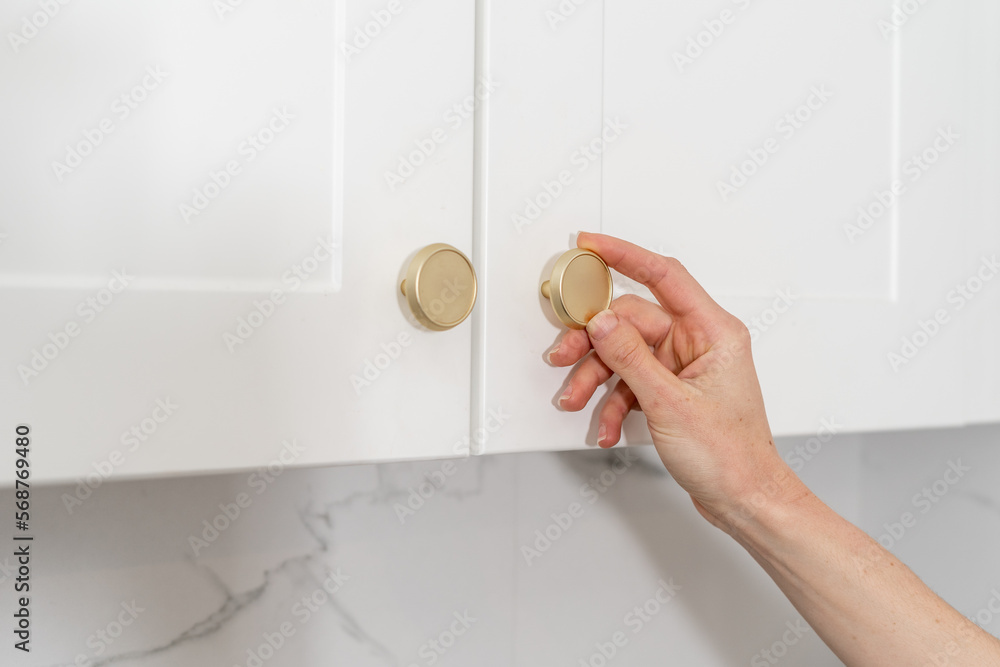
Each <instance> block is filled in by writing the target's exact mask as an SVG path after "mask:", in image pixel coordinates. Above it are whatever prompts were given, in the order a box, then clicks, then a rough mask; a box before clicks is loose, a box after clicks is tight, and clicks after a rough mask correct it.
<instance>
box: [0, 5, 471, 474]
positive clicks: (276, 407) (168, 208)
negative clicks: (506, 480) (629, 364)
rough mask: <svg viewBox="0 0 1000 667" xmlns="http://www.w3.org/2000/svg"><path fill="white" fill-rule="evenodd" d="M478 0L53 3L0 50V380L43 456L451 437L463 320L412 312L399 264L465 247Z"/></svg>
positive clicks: (408, 453) (231, 462)
mask: <svg viewBox="0 0 1000 667" xmlns="http://www.w3.org/2000/svg"><path fill="white" fill-rule="evenodd" d="M234 4H235V3H234ZM467 5H468V3H463V2H458V1H457V0H456V1H454V2H446V3H438V4H437V5H434V6H433V7H431V6H424V5H419V6H418V5H413V6H410V5H406V6H405V7H404V8H403V10H402V11H399V12H396V13H391V12H388V10H386V9H385V7H383V5H381V4H379V3H376V2H361V1H350V2H325V1H322V2H321V1H318V0H296V1H295V2H290V3H289V2H263V3H246V4H243V5H240V6H236V7H231V5H230V4H227V3H214V4H213V3H203V2H190V1H188V2H149V3H138V4H137V3H129V2H124V1H116V2H105V3H101V5H100V6H99V7H94V6H86V7H84V6H76V5H67V6H64V7H61V8H60V10H59V13H58V14H57V15H55V16H53V17H51V19H50V20H49V21H48V23H47V24H46V25H45V26H43V27H41V28H38V29H37V30H36V31H34V33H32V31H30V30H28V31H27V33H28V34H33V36H32V37H31V38H30V39H29V40H27V41H26V42H25V43H23V44H20V45H19V46H20V48H19V49H17V50H16V51H15V52H13V53H7V54H5V55H4V56H2V58H3V59H4V61H5V62H4V65H3V69H2V73H0V77H2V79H3V85H4V89H5V90H7V91H11V93H12V94H13V96H14V97H16V99H17V100H18V103H17V104H16V105H6V106H5V107H4V109H3V111H2V113H3V115H4V122H3V124H2V126H0V133H3V135H4V137H3V138H4V145H5V146H8V147H9V150H8V151H7V153H6V156H5V159H4V160H3V161H2V162H0V170H2V178H3V181H4V183H5V184H6V192H5V196H4V200H3V202H2V204H0V207H2V208H0V210H2V220H0V231H2V232H3V233H4V234H5V237H4V239H3V243H2V245H0V258H2V261H0V304H2V307H3V310H4V312H5V313H7V317H8V321H7V324H6V325H5V327H4V329H5V332H4V344H3V346H2V347H3V355H4V364H3V365H4V367H5V369H6V370H5V373H4V374H3V377H2V379H0V395H2V397H3V402H4V405H5V414H4V423H7V424H9V425H10V429H9V430H10V431H11V432H13V423H15V422H23V423H28V424H31V425H32V428H33V430H34V431H35V433H36V435H37V442H38V445H37V447H36V449H35V450H34V451H33V456H34V461H33V468H34V474H35V475H36V476H37V478H39V479H44V480H61V479H74V478H77V477H82V476H84V475H86V474H87V473H90V472H93V471H94V470H95V466H96V467H103V468H105V469H107V466H106V465H104V462H106V461H112V463H113V466H112V467H113V469H114V473H113V474H116V475H121V476H140V475H163V474H170V473H177V472H202V471H213V470H233V469H250V468H255V467H257V466H261V465H265V464H267V463H268V462H270V461H273V460H275V459H277V458H278V457H279V455H281V454H282V451H283V450H286V451H292V452H294V455H292V454H289V453H285V454H284V455H282V458H281V460H282V462H283V463H292V464H294V465H305V464H323V463H344V462H353V461H372V460H388V459H400V458H418V457H437V456H454V455H456V454H458V455H460V454H462V453H464V450H463V449H462V447H461V446H460V447H458V448H456V447H455V443H456V441H462V437H463V435H467V433H468V416H469V409H468V401H469V380H468V378H469V373H470V364H469V359H470V354H471V352H470V327H468V326H465V327H458V328H456V329H453V330H451V331H447V332H443V333H430V332H426V331H422V330H419V329H418V328H416V327H415V326H414V325H413V323H412V318H411V317H410V316H409V313H408V312H407V311H406V306H405V302H404V301H403V300H402V298H401V295H400V294H399V280H400V278H401V275H400V272H401V269H402V267H403V265H404V263H405V262H406V260H407V258H408V257H409V256H411V255H412V254H413V252H414V251H415V250H417V249H418V248H419V247H421V246H423V245H426V244H428V243H432V242H437V241H440V242H447V243H450V244H452V245H455V246H457V247H459V248H460V249H463V250H466V251H469V250H470V246H471V226H470V217H469V211H470V209H471V176H472V132H471V127H465V128H458V129H454V130H453V129H451V128H448V126H447V124H446V121H445V120H444V114H445V113H446V112H447V111H448V109H449V108H450V107H451V106H452V105H453V104H455V103H457V102H460V101H462V100H463V99H465V98H466V97H467V96H468V95H470V94H471V92H472V81H473V66H474V61H473V39H474V36H473V29H474V21H473V11H472V9H471V8H470V7H468V6H467ZM226 7H229V8H230V9H231V11H229V10H226V9H225V8H226ZM37 10H38V7H37V5H36V4H35V3H31V2H16V3H10V6H7V7H6V8H5V10H4V14H5V17H6V21H5V23H7V24H10V25H14V24H15V23H16V24H18V25H20V21H21V19H22V17H29V18H28V19H27V20H28V21H29V22H30V21H31V20H32V19H31V18H30V17H31V16H32V15H33V14H34V13H35V12H36V11H37ZM372 12H375V14H373V13H372ZM376 14H377V15H378V16H380V17H382V18H381V23H378V22H376ZM386 16H388V17H389V20H388V22H387V20H386V18H385V17H386ZM372 25H374V26H375V28H372V27H371V26H372ZM380 26H381V27H380ZM366 32H367V33H368V36H366V35H365V33H366ZM373 34H374V36H372V35H373ZM428 44H431V45H433V47H432V48H429V47H427V45H428ZM439 127H441V128H447V129H448V130H449V132H450V133H449V134H447V137H446V139H447V141H445V142H443V143H440V144H439V145H435V148H436V150H435V151H434V155H433V159H428V160H423V159H421V156H420V155H416V156H414V155H413V151H414V150H415V146H416V145H417V144H416V143H415V142H423V140H424V139H425V138H426V137H427V136H429V135H431V133H432V132H433V131H434V130H435V129H437V128H439ZM424 145H426V144H424ZM401 161H404V162H407V163H408V164H411V166H412V165H416V166H415V167H413V169H412V173H410V171H409V170H408V169H406V168H405V167H404V166H401V165H402V162H401ZM418 162H419V163H420V164H417V163H418ZM57 163H58V164H57ZM391 173H395V174H396V176H397V178H393V177H391V176H389V175H388V174H391ZM400 174H402V176H399V175H400ZM116 272H117V274H119V275H118V277H116ZM417 388H419V389H420V391H421V393H422V394H424V395H427V396H434V397H435V401H434V402H433V404H431V403H428V402H427V401H418V400H414V394H415V390H416V389H417ZM164 406H167V407H164ZM172 406H176V407H172ZM168 413H169V414H168ZM133 429H135V430H136V432H135V433H130V431H132V430H133ZM292 439H294V440H295V441H296V442H297V445H296V447H294V448H289V447H287V446H286V445H284V444H283V442H284V441H286V440H292ZM7 474H8V473H6V472H5V473H4V475H7Z"/></svg>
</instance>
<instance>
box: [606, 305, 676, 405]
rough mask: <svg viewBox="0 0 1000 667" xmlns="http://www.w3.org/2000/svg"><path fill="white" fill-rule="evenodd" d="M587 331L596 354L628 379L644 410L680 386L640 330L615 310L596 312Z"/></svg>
mask: <svg viewBox="0 0 1000 667" xmlns="http://www.w3.org/2000/svg"><path fill="white" fill-rule="evenodd" d="M587 334H588V335H589V336H590V343H591V345H593V347H594V351H595V352H596V353H597V356H599V357H600V358H601V361H603V362H604V363H605V364H607V366H608V368H610V369H611V370H613V371H614V372H615V373H617V374H618V376H619V377H621V379H622V380H624V381H625V384H627V385H628V386H629V388H630V389H631V390H632V393H634V394H635V397H636V399H637V400H638V401H639V405H640V406H642V407H643V409H644V410H648V409H649V408H651V407H652V406H653V405H655V404H657V403H658V402H662V401H663V398H664V395H665V394H668V395H669V394H672V393H673V392H674V391H675V390H676V389H677V388H678V387H677V384H678V383H680V380H678V379H677V377H676V376H675V375H674V374H673V373H671V372H670V371H669V370H668V369H667V368H666V367H665V366H664V365H663V364H661V363H660V361H659V360H658V359H657V358H656V357H655V356H653V352H652V351H651V350H650V349H649V345H648V344H647V343H646V341H645V340H643V338H642V334H640V333H639V330H638V329H636V328H635V327H634V326H633V325H632V323H631V322H629V321H628V320H626V319H624V318H621V317H618V315H617V314H616V313H615V312H614V311H613V310H602V311H601V312H599V313H598V314H597V315H595V316H594V317H593V318H592V319H591V320H590V322H588V323H587Z"/></svg>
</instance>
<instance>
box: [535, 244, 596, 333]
mask: <svg viewBox="0 0 1000 667" xmlns="http://www.w3.org/2000/svg"><path fill="white" fill-rule="evenodd" d="M612 292H613V288H612V284H611V269H609V268H608V265H607V264H605V263H604V260H603V259H601V258H600V257H599V256H598V255H597V254H596V253H593V252H591V251H590V250H583V249H582V248H574V249H573V250H570V251H568V252H566V253H563V255H562V257H560V258H559V259H558V260H556V265H555V267H553V269H552V277H551V278H549V279H548V280H546V281H545V282H544V283H542V296H544V297H545V298H546V299H548V300H549V301H551V302H552V310H554V311H555V313H556V317H558V318H559V320H560V321H561V322H562V323H563V324H565V325H566V326H568V327H569V328H570V329H585V328H586V327H587V322H589V321H590V319H591V318H592V317H593V316H594V315H596V314H597V313H599V312H601V311H602V310H605V309H606V308H608V307H609V306H610V305H611V297H612Z"/></svg>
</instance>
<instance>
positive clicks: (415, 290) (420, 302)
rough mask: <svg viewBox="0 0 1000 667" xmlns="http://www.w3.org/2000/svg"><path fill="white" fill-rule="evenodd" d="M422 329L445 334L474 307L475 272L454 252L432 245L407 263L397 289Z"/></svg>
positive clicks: (444, 245)
mask: <svg viewBox="0 0 1000 667" xmlns="http://www.w3.org/2000/svg"><path fill="white" fill-rule="evenodd" d="M400 287H401V289H402V290H403V294H405V295H406V302H407V304H408V305H409V306H410V311H412V312H413V316H414V317H416V318H417V321H419V322H420V323H421V324H422V325H424V326H425V327H427V328H428V329H431V330H433V331H445V330H447V329H451V328H452V327H454V326H457V325H459V324H461V323H462V322H463V321H464V320H465V318H466V317H468V316H469V313H471V312H472V307H473V306H474V305H475V304H476V272H475V270H474V269H473V268H472V262H470V261H469V258H468V257H466V256H465V255H463V254H462V252H461V251H459V250H458V249H457V248H453V247H452V246H450V245H448V244H446V243H433V244H431V245H429V246H427V247H425V248H422V249H421V250H420V251H419V252H418V253H417V254H416V255H415V256H414V258H413V261H411V262H410V266H409V269H408V270H407V272H406V280H404V281H403V284H402V285H401V286H400Z"/></svg>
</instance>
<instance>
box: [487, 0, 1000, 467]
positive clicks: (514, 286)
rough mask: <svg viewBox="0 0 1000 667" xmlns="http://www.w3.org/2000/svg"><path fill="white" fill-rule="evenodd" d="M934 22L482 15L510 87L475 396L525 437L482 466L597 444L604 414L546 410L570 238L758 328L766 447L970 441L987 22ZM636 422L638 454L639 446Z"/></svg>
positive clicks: (774, 14)
mask: <svg viewBox="0 0 1000 667" xmlns="http://www.w3.org/2000/svg"><path fill="white" fill-rule="evenodd" d="M914 4H916V3H914ZM920 7H921V8H920V9H919V11H918V12H917V13H916V14H914V15H910V14H907V13H905V12H903V13H899V12H895V13H894V9H893V3H892V2H891V1H890V0H885V1H883V2H874V3H873V2H870V1H863V0H849V1H848V2H840V3H834V4H830V5H822V6H821V5H817V4H815V3H796V2H793V1H792V0H784V1H781V2H769V3H757V2H753V1H752V0H734V1H733V2H730V3H723V4H722V5H719V6H718V7H716V8H714V9H713V8H707V7H706V5H705V4H704V3H698V2H670V3H647V2H614V3H610V2H609V3H601V2H599V1H597V0H595V1H593V2H587V3H584V4H582V5H579V6H577V5H576V4H574V3H562V4H561V5H558V6H556V5H555V4H554V3H553V6H551V7H549V6H545V7H542V8H539V7H538V6H537V5H534V4H532V3H528V2H513V3H503V4H502V5H499V4H498V3H494V4H492V5H490V9H489V11H490V14H489V16H488V21H487V23H486V26H487V33H488V35H489V39H488V49H487V57H486V58H485V59H484V67H485V68H486V70H487V71H488V73H489V75H490V76H495V78H497V79H498V80H499V81H505V82H506V81H509V82H510V83H509V84H508V85H507V89H506V91H505V93H503V94H499V93H498V94H497V95H496V96H495V97H494V98H491V99H490V100H489V104H488V110H487V114H486V116H485V120H486V122H485V124H484V135H483V138H482V143H483V147H484V148H483V150H484V159H485V164H486V168H485V169H484V176H483V178H484V179H485V181H486V185H485V186H483V185H480V187H485V189H486V190H487V191H488V192H489V197H488V200H487V201H486V202H485V204H484V206H483V207H482V208H481V210H480V211H479V213H480V215H481V216H482V218H483V222H484V223H485V224H484V235H485V240H484V242H483V243H481V244H480V250H481V253H482V255H483V257H482V259H483V260H484V262H485V264H486V269H487V280H488V281H489V282H490V286H489V289H488V291H487V294H486V301H485V306H486V307H485V309H484V310H483V311H481V318H482V319H481V321H480V325H481V326H480V328H479V330H477V333H479V336H478V337H477V343H476V344H477V348H478V350H479V352H480V354H481V356H482V357H483V359H482V361H483V364H484V372H483V373H482V375H481V376H480V377H479V378H478V382H477V387H478V388H479V392H480V398H481V401H480V404H481V405H484V406H489V405H503V406H505V407H506V408H507V409H508V411H509V412H510V413H511V420H510V426H509V427H506V428H505V429H504V431H503V432H502V433H501V434H500V435H499V436H498V437H497V438H495V439H493V440H492V441H491V443H490V446H489V447H488V448H487V450H488V451H516V450H525V449H537V448H545V449H547V448H573V447H582V446H586V445H593V444H594V443H595V442H596V437H595V435H596V434H595V431H596V424H595V423H593V421H592V420H593V413H592V411H591V410H586V411H585V412H584V413H583V414H577V415H569V414H564V413H561V412H559V411H558V410H557V409H556V408H555V407H554V403H555V398H556V397H557V396H558V395H559V393H560V392H561V389H562V384H561V383H562V382H563V381H564V380H565V379H566V377H567V372H566V371H565V370H561V369H552V368H548V367H546V366H545V365H544V364H543V362H542V355H543V353H544V351H545V350H546V349H547V348H548V347H549V346H550V345H551V344H552V343H553V342H554V341H555V340H556V338H557V337H558V336H559V335H560V333H561V328H560V326H559V325H558V323H556V322H555V321H554V320H553V318H552V317H551V316H550V315H549V311H548V305H547V303H545V302H544V301H543V300H542V299H540V298H539V297H538V292H537V290H538V283H539V282H540V280H541V279H542V278H543V276H544V274H545V272H546V270H548V269H549V268H550V267H551V263H552V261H553V260H554V259H555V257H556V256H558V255H559V254H560V253H561V252H562V251H564V250H566V249H567V248H568V247H570V245H568V244H569V243H572V240H571V238H570V236H571V234H572V233H573V232H574V231H576V230H578V229H586V230H591V231H603V232H605V233H609V234H613V235H616V236H620V237H623V238H626V239H629V240H631V241H633V242H636V243H639V244H640V245H644V246H646V247H649V248H651V249H653V250H656V251H658V252H661V253H663V254H669V255H673V256H676V257H678V258H680V259H681V260H682V261H683V262H684V263H685V264H686V265H687V266H688V268H689V269H690V270H691V272H692V273H693V274H694V275H695V277H697V278H698V279H700V280H701V281H702V282H703V284H704V285H705V286H706V287H707V288H708V290H709V291H710V292H711V293H712V294H713V295H714V296H715V297H716V298H717V300H719V301H720V303H722V304H723V306H725V307H726V308H728V309H729V310H731V311H732V312H734V313H735V314H737V315H738V316H740V317H741V318H742V319H744V321H746V322H747V324H748V326H750V327H751V329H752V330H753V331H754V332H755V335H754V339H755V344H754V354H755V359H756V362H757V366H758V369H759V374H760V377H761V381H762V384H763V388H764V394H765V399H766V401H767V406H768V415H769V417H770V420H771V424H772V427H773V430H774V432H775V434H776V435H786V434H805V433H814V432H816V431H818V430H819V429H820V428H821V426H822V424H823V420H824V419H827V420H833V421H834V423H835V424H836V425H837V426H836V427H837V428H839V429H841V430H845V431H846V430H871V429H887V428H914V427H922V426H942V425H949V424H957V423H962V422H963V421H965V420H966V419H967V418H969V414H968V412H967V407H968V405H969V402H968V400H967V399H966V397H965V396H963V388H964V389H965V390H966V391H968V392H977V391H982V390H984V389H988V388H987V387H985V383H986V379H985V378H984V377H983V376H985V375H986V374H985V373H980V374H978V375H976V376H975V378H974V380H973V381H974V382H975V383H976V386H969V385H967V384H963V381H965V380H966V378H967V377H972V376H973V375H975V374H969V373H966V372H963V366H962V364H963V346H964V345H965V341H966V340H968V338H967V336H966V335H965V329H966V327H967V325H966V324H963V323H961V322H962V320H963V318H965V317H966V314H967V313H968V312H970V311H969V310H966V311H965V312H963V305H962V302H963V301H968V299H967V298H966V297H965V296H963V295H962V294H961V291H960V290H958V291H956V289H955V288H956V286H958V285H960V284H961V285H964V284H965V283H966V282H967V281H969V280H970V279H972V278H973V276H975V275H976V274H977V273H978V272H980V271H981V270H982V271H985V272H986V273H988V272H989V269H984V268H983V266H982V260H981V259H980V258H979V256H978V255H986V256H987V257H989V256H990V255H992V253H993V252H996V251H997V250H998V248H995V247H994V248H989V249H988V251H987V249H984V250H983V252H982V253H976V255H977V256H975V257H971V253H967V252H966V250H965V243H966V238H967V236H968V232H969V230H971V229H973V228H976V229H982V228H983V226H984V225H987V224H992V225H995V224H996V218H995V213H996V206H995V205H993V206H992V208H989V207H982V206H977V205H976V204H974V203H973V202H972V201H971V200H970V199H969V197H968V194H969V193H968V190H967V188H969V187H971V185H970V181H969V178H968V177H969V175H970V170H971V169H972V168H973V166H974V165H975V159H974V155H979V159H980V160H985V161H987V162H989V160H990V158H989V157H985V155H986V154H984V153H982V152H978V153H974V147H975V150H976V151H981V145H980V144H978V142H979V141H980V140H981V139H982V138H983V137H982V136H979V135H980V134H981V133H982V132H984V131H986V129H987V128H993V131H994V132H995V127H996V123H997V121H996V118H997V117H998V116H997V109H996V100H995V98H994V99H993V105H994V108H993V109H992V112H993V116H991V117H990V120H989V121H985V120H983V119H981V121H982V122H980V123H979V124H978V125H972V124H970V122H969V118H968V116H969V98H968V93H969V91H970V86H972V87H974V86H975V85H976V84H977V82H975V81H971V80H970V79H971V76H972V71H973V70H972V69H971V68H970V60H974V59H975V58H976V57H977V56H982V55H983V52H982V51H976V47H975V45H974V44H970V43H969V36H970V34H971V31H972V27H973V26H974V25H976V22H977V20H979V19H980V18H981V17H978V16H977V15H976V14H975V12H972V11H969V7H968V6H967V5H966V3H958V4H953V3H948V4H942V5H932V4H927V5H921V6H920ZM515 27H516V29H515ZM967 46H968V47H969V52H967V50H966V47H967ZM994 83H995V82H994ZM992 141H993V144H991V145H993V146H995V141H996V140H995V134H994V135H993V137H992ZM991 165H992V167H993V168H994V169H995V166H996V158H995V153H994V154H993V158H992V162H991ZM985 187H987V186H986V184H985V183H982V184H981V189H980V191H977V192H976V194H977V196H979V197H980V199H982V195H983V194H984V193H983V191H982V188H985ZM989 187H992V186H989ZM990 212H992V214H993V215H994V217H992V218H991V220H990V222H989V223H987V222H986V220H985V219H984V216H986V215H987V214H988V213H990ZM994 229H995V227H994ZM978 238H983V235H980V236H979V237H978ZM970 257H971V259H970ZM498 283H499V284H502V286H503V289H502V290H501V289H500V288H499V287H498ZM990 289H992V290H996V291H997V292H1000V279H998V280H996V281H995V284H993V285H990V286H988V288H986V287H984V289H983V290H982V292H981V293H982V294H984V295H985V294H987V292H988V291H989V290H990ZM624 291H638V292H639V293H641V294H643V295H646V296H648V292H647V291H645V290H644V289H641V288H638V289H637V286H635V285H630V284H629V282H628V281H625V280H617V281H616V292H617V293H618V294H621V293H622V292H624ZM994 294H995V292H994ZM987 298H988V297H986V296H983V297H982V298H981V300H980V303H978V304H975V305H976V306H984V307H985V303H986V299H987ZM993 303H996V302H993ZM966 305H973V304H966ZM982 317H983V318H984V319H986V318H992V319H994V320H995V319H996V318H995V315H983V316H982ZM991 358H992V359H993V369H992V371H993V372H992V376H991V377H992V378H995V376H996V371H997V368H996V363H995V355H994V356H993V357H991ZM992 382H993V388H992V389H991V391H992V394H990V395H991V396H993V397H996V396H997V392H996V384H995V379H993V380H992ZM599 394H601V392H599ZM994 412H995V409H994ZM629 422H630V423H628V424H627V429H626V440H627V441H630V442H644V441H646V440H647V439H648V433H647V432H646V431H645V429H644V425H643V423H642V418H641V416H639V415H636V416H634V417H630V419H629Z"/></svg>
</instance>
